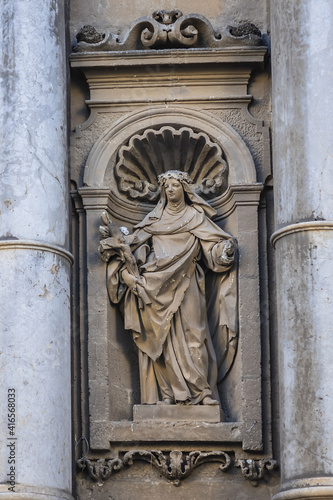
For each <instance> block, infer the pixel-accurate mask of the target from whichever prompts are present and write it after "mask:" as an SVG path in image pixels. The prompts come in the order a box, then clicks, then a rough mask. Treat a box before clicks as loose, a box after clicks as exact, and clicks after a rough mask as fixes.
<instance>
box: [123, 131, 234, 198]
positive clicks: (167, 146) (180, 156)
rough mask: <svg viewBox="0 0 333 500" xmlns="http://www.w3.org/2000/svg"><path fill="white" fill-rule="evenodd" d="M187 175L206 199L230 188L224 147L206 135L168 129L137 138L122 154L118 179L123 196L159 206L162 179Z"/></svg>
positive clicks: (149, 132)
mask: <svg viewBox="0 0 333 500" xmlns="http://www.w3.org/2000/svg"><path fill="white" fill-rule="evenodd" d="M170 169H173V170H181V171H183V172H187V173H188V174H189V175H190V176H191V178H192V180H193V183H194V184H195V189H196V191H197V192H198V193H199V194H202V195H203V196H204V197H205V198H214V197H216V196H219V195H221V194H222V193H223V192H224V191H226V189H227V187H228V166H227V163H226V161H225V160H224V159H223V152H222V149H221V147H220V146H219V145H218V144H216V143H214V142H212V141H211V140H210V138H209V137H208V136H207V135H206V134H204V133H203V132H194V131H193V130H192V129H190V128H187V127H183V128H181V129H179V130H176V129H175V128H173V127H170V126H165V127H162V128H161V129H159V130H154V129H147V130H146V131H145V132H144V133H143V134H136V135H134V136H133V137H131V139H130V140H129V142H128V144H127V145H125V146H122V147H121V148H120V150H119V155H118V162H117V164H116V167H115V177H116V180H117V184H118V189H119V191H120V192H122V193H124V194H126V196H127V197H128V198H130V199H132V200H142V201H148V202H149V201H150V202H155V201H156V200H157V199H158V197H159V188H158V182H157V177H158V175H160V174H162V173H164V172H167V171H168V170H170Z"/></svg>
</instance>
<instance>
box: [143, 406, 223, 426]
mask: <svg viewBox="0 0 333 500" xmlns="http://www.w3.org/2000/svg"><path fill="white" fill-rule="evenodd" d="M133 420H134V422H142V421H146V420H152V421H155V422H210V423H219V422H223V421H224V415H223V412H222V410H221V407H220V406H217V405H216V406H204V405H188V406H186V405H134V407H133Z"/></svg>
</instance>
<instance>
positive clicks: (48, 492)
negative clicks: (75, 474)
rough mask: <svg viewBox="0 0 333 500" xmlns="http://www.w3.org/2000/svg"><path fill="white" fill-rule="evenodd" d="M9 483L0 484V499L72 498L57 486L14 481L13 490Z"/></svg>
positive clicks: (54, 499)
mask: <svg viewBox="0 0 333 500" xmlns="http://www.w3.org/2000/svg"><path fill="white" fill-rule="evenodd" d="M9 486H10V485H9V484H0V499H3V500H7V499H10V500H74V498H73V497H72V495H71V494H70V493H69V492H68V491H66V490H61V489H59V488H48V487H47V486H45V487H44V488H43V487H38V486H31V485H29V484H22V483H16V484H15V486H14V491H12V490H9V489H8V488H9Z"/></svg>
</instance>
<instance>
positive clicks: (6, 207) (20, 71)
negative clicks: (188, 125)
mask: <svg viewBox="0 0 333 500" xmlns="http://www.w3.org/2000/svg"><path fill="white" fill-rule="evenodd" d="M64 4H65V2H63V1H61V0H3V1H2V2H1V4H0V15H1V26H2V40H1V43H2V52H1V55H2V61H1V67H2V75H1V79H0V89H1V90H0V92H1V108H0V128H1V134H2V144H1V157H0V158H1V160H0V191H1V196H0V210H1V217H0V304H1V312H0V351H1V353H0V354H1V356H0V380H1V389H0V392H1V406H0V408H1V416H0V483H1V484H0V498H10V499H12V500H21V499H25V500H26V499H38V498H42V499H43V500H47V499H51V498H52V499H53V500H55V499H60V498H62V499H63V498H67V499H70V498H72V496H71V493H70V492H71V379H70V372H71V370H70V307H69V306H70V302H69V298H70V296H69V290H70V287H69V276H70V263H71V255H70V254H69V253H68V251H67V250H66V248H67V244H68V189H67V175H68V174H67V131H66V121H67V112H66V51H65V12H64Z"/></svg>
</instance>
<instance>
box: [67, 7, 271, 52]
mask: <svg viewBox="0 0 333 500" xmlns="http://www.w3.org/2000/svg"><path fill="white" fill-rule="evenodd" d="M76 39H77V44H76V45H75V46H74V48H73V50H74V52H88V51H89V52H91V51H119V50H142V49H143V50H144V49H170V48H186V47H192V48H208V47H211V48H223V47H230V46H237V45H247V46H256V45H262V41H261V32H260V30H259V29H258V28H257V27H256V26H255V25H253V24H251V23H245V24H242V25H239V26H227V27H226V28H225V29H224V30H222V31H221V32H215V30H214V28H213V26H212V25H211V23H210V22H209V21H208V19H206V18H205V17H204V16H201V15H199V14H187V15H184V14H183V13H182V12H181V11H180V10H178V9H175V10H172V11H166V10H157V11H155V12H153V14H152V16H151V17H149V16H147V17H141V18H140V19H138V20H136V21H135V22H134V23H133V24H132V25H131V27H130V28H129V30H128V31H127V32H126V33H125V34H124V35H123V36H118V35H114V34H112V33H98V32H97V30H96V29H95V28H94V27H93V26H90V25H85V26H83V28H82V29H81V30H80V32H79V33H78V34H77V35H76Z"/></svg>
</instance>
